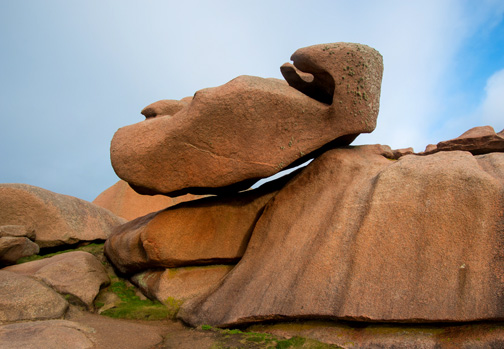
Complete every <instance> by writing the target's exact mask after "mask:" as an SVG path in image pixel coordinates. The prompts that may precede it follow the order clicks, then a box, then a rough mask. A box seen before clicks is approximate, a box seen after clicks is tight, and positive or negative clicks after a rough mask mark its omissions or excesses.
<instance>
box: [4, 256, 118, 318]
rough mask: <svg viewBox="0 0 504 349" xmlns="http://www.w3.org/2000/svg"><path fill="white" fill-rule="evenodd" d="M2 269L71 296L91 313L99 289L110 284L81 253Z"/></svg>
mask: <svg viewBox="0 0 504 349" xmlns="http://www.w3.org/2000/svg"><path fill="white" fill-rule="evenodd" d="M3 270H6V271H10V272H14V273H17V274H22V275H28V276H33V277H35V278H36V279H38V280H40V281H43V282H44V283H45V284H47V285H48V286H50V287H52V288H53V289H55V290H56V291H58V292H59V293H61V294H69V295H73V296H75V297H76V298H77V299H78V300H79V301H80V302H82V303H83V304H85V305H86V307H87V308H88V309H91V310H92V309H93V301H94V299H95V298H96V295H97V294H98V292H99V291H100V288H101V287H102V286H104V285H107V284H109V283H110V279H109V277H108V275H107V272H106V270H105V268H104V267H103V265H102V264H101V263H100V262H99V261H98V260H97V259H96V257H94V256H93V255H92V254H91V253H88V252H82V251H75V252H67V253H64V254H60V255H56V256H54V257H50V258H46V259H42V260H38V261H33V262H28V263H23V264H18V265H13V266H10V267H7V268H4V269H3Z"/></svg>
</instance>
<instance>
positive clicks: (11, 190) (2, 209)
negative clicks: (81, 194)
mask: <svg viewBox="0 0 504 349" xmlns="http://www.w3.org/2000/svg"><path fill="white" fill-rule="evenodd" d="M124 222H126V220H124V219H123V218H119V217H116V216H115V215H114V214H112V213H111V212H110V211H108V210H105V209H103V208H101V207H98V206H96V205H93V204H91V203H89V202H87V201H84V200H80V199H77V198H75V197H71V196H67V195H61V194H56V193H53V192H51V191H49V190H45V189H42V188H38V187H34V186H31V185H27V184H0V225H23V226H25V227H27V229H30V230H33V231H35V234H36V240H35V242H36V243H37V244H38V245H39V246H40V247H52V246H59V245H64V244H74V243H77V242H79V241H93V240H105V239H107V237H108V236H109V235H110V233H111V231H112V228H113V227H115V226H117V225H120V224H123V223H124Z"/></svg>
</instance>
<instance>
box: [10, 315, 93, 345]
mask: <svg viewBox="0 0 504 349" xmlns="http://www.w3.org/2000/svg"><path fill="white" fill-rule="evenodd" d="M92 332H93V329H92V328H90V327H87V326H82V325H79V324H77V323H75V322H72V321H68V320H46V321H34V322H22V323H17V324H9V325H3V326H0V348H5V349H7V348H8V349H32V348H33V349H36V348H51V349H68V348H75V349H87V348H95V346H94V343H93V342H92V341H91V340H89V338H88V337H87V336H86V335H88V334H90V333H92Z"/></svg>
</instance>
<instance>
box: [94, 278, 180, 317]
mask: <svg viewBox="0 0 504 349" xmlns="http://www.w3.org/2000/svg"><path fill="white" fill-rule="evenodd" d="M114 279H115V281H114V282H112V284H111V285H110V286H109V287H108V288H107V289H105V290H104V292H112V293H114V294H116V295H117V296H118V297H119V299H120V300H121V302H120V303H119V304H117V305H116V306H115V307H113V308H110V309H107V310H105V311H103V312H102V313H101V315H105V316H108V317H112V318H120V319H135V320H164V319H168V318H173V317H174V316H175V315H176V313H177V311H178V308H176V311H175V310H174V309H173V308H171V307H167V306H165V305H163V304H161V303H160V302H157V301H152V300H150V299H140V297H138V296H137V294H136V289H135V287H133V286H128V285H127V284H126V282H125V281H123V280H121V279H119V278H117V277H116V278H114ZM100 305H101V306H103V304H96V303H95V306H96V307H97V308H99V307H100ZM179 307H180V305H179Z"/></svg>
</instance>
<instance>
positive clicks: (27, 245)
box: [0, 236, 40, 266]
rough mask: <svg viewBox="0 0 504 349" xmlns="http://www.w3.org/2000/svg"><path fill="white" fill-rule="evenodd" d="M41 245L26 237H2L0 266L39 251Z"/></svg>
mask: <svg viewBox="0 0 504 349" xmlns="http://www.w3.org/2000/svg"><path fill="white" fill-rule="evenodd" d="M39 250H40V248H39V246H38V245H37V244H36V243H34V242H32V241H31V240H30V239H28V238H26V237H11V236H4V237H0V266H1V265H10V264H14V263H16V261H17V260H18V259H20V258H23V257H28V256H32V255H34V254H37V253H39Z"/></svg>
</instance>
